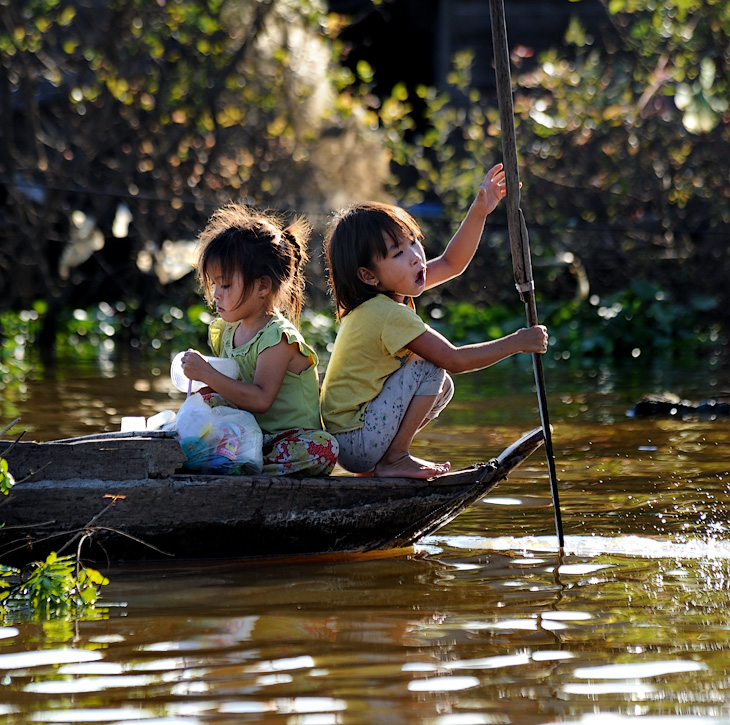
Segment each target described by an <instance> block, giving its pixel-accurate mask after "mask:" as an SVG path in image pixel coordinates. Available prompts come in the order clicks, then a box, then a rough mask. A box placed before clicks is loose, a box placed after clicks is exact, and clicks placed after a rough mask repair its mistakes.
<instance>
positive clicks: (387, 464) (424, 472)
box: [373, 453, 451, 478]
mask: <svg viewBox="0 0 730 725" xmlns="http://www.w3.org/2000/svg"><path fill="white" fill-rule="evenodd" d="M450 468H451V463H450V462H448V461H447V462H446V463H431V462H430V461H424V460H422V459H420V458H415V457H414V456H412V455H411V454H410V453H402V454H400V455H399V456H398V457H397V458H392V459H390V460H386V458H385V456H384V457H383V458H381V459H380V460H379V461H378V463H377V465H376V466H375V468H374V469H373V476H376V477H377V476H380V477H381V478H431V477H432V476H441V475H443V474H444V473H446V472H447V471H448V470H449V469H450Z"/></svg>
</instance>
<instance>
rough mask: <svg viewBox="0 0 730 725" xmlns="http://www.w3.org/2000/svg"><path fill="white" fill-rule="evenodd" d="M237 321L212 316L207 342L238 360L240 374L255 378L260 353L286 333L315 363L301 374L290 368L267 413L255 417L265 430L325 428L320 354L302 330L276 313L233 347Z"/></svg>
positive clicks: (249, 380)
mask: <svg viewBox="0 0 730 725" xmlns="http://www.w3.org/2000/svg"><path fill="white" fill-rule="evenodd" d="M238 324H239V323H238V322H231V323H228V322H226V321H225V320H221V319H217V320H213V322H211V323H210V326H209V327H208V342H209V344H210V348H211V350H212V351H213V354H214V355H217V356H218V357H228V358H233V359H234V360H235V361H236V362H237V363H238V378H239V380H243V381H244V382H246V383H252V382H253V376H254V373H255V372H256V362H257V360H258V356H259V355H260V354H261V353H262V352H263V351H264V350H266V349H267V348H269V347H273V346H274V345H276V344H277V343H278V342H279V341H280V340H281V338H282V336H283V335H286V339H287V341H288V342H296V343H297V344H298V345H299V350H300V351H301V353H302V355H307V356H308V357H310V358H311V360H312V364H311V365H310V366H309V367H308V368H307V369H306V370H304V371H303V372H301V373H300V374H299V375H296V374H295V373H293V372H291V371H289V370H287V371H286V372H285V373H284V380H283V381H282V383H281V389H280V390H279V393H278V395H277V396H276V398H275V400H274V402H273V404H272V405H271V407H270V408H269V409H268V410H267V411H266V412H265V413H256V414H255V417H256V421H257V422H258V424H259V426H260V427H261V430H262V431H263V432H264V433H266V434H272V433H280V432H282V431H285V430H289V429H290V428H315V429H317V430H321V429H322V419H321V417H320V414H319V377H318V376H317V362H318V359H317V354H316V353H315V352H314V350H313V349H312V348H311V347H309V345H307V343H306V342H305V341H304V338H303V337H302V334H301V333H300V332H299V330H297V328H296V327H295V326H294V325H293V324H292V323H291V322H289V320H287V319H286V318H285V317H284V316H283V315H280V314H278V313H275V314H274V315H273V317H272V318H271V320H269V322H268V323H267V324H266V326H265V327H263V328H262V329H261V330H259V331H258V332H257V333H256V334H255V335H254V337H253V338H251V339H250V340H249V341H248V342H247V343H245V344H244V345H241V346H240V347H233V334H234V333H235V331H236V328H237V327H238Z"/></svg>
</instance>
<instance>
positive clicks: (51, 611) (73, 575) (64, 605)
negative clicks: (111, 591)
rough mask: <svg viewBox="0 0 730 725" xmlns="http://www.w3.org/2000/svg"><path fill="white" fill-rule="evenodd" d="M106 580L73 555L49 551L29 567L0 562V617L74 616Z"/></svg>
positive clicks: (90, 604) (92, 601)
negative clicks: (44, 557) (44, 556)
mask: <svg viewBox="0 0 730 725" xmlns="http://www.w3.org/2000/svg"><path fill="white" fill-rule="evenodd" d="M108 583H109V580H108V579H107V578H106V577H105V576H104V575H102V574H101V573H99V572H98V571H96V569H90V568H87V567H85V566H82V565H81V564H79V562H78V560H77V558H76V556H74V555H68V556H58V554H56V553H55V552H51V553H50V554H49V555H48V557H47V558H46V559H45V561H39V562H36V563H35V565H34V566H32V567H30V568H29V570H28V569H23V570H21V569H16V568H15V567H10V566H6V565H4V564H0V621H3V620H5V619H8V618H13V619H17V618H21V617H22V618H31V619H39V620H45V619H52V618H55V617H62V616H77V615H79V614H80V613H82V612H84V611H85V610H87V609H89V608H93V607H94V605H95V604H96V602H97V599H98V596H99V589H100V588H101V587H102V586H104V585H106V584H108Z"/></svg>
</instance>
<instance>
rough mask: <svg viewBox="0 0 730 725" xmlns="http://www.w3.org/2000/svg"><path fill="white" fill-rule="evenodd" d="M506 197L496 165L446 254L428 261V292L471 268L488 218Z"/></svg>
mask: <svg viewBox="0 0 730 725" xmlns="http://www.w3.org/2000/svg"><path fill="white" fill-rule="evenodd" d="M506 193H507V190H506V187H505V181H504V170H503V168H502V164H496V165H495V166H493V167H492V168H491V169H489V171H488V172H487V175H486V176H485V177H484V181H482V184H481V186H480V187H479V191H478V193H477V196H476V198H475V199H474V201H473V203H472V205H471V206H470V207H469V211H468V212H467V213H466V216H465V217H464V221H463V222H462V223H461V225H460V226H459V229H458V230H457V232H456V234H454V236H453V237H452V239H451V241H450V242H449V243H448V245H447V247H446V249H445V250H444V251H443V254H441V255H440V256H438V257H434V258H433V259H431V260H429V261H428V264H427V267H426V289H430V288H431V287H436V286H437V285H440V284H443V283H444V282H448V281H449V280H450V279H453V278H454V277H458V276H459V275H460V274H461V273H462V272H463V271H464V270H465V269H466V268H467V267H468V266H469V262H471V260H472V258H473V257H474V253H475V252H476V250H477V247H478V246H479V240H480V239H481V237H482V232H483V231H484V222H485V221H486V218H487V216H488V215H489V214H491V213H492V212H493V211H494V209H495V208H496V206H497V204H499V202H500V201H501V200H502V199H503V198H504V196H505V194H506Z"/></svg>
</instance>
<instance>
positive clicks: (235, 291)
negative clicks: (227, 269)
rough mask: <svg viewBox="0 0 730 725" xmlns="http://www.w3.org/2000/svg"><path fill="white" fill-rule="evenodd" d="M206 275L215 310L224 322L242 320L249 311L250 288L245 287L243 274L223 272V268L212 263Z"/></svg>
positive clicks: (251, 295) (251, 296)
mask: <svg viewBox="0 0 730 725" xmlns="http://www.w3.org/2000/svg"><path fill="white" fill-rule="evenodd" d="M208 275H209V278H210V281H211V283H212V286H213V301H214V302H215V306H216V312H217V313H218V314H219V315H220V316H221V317H222V318H223V319H224V320H225V321H226V322H236V321H238V320H242V319H243V318H244V317H246V316H247V314H248V313H249V312H250V311H249V309H248V308H249V307H250V306H251V304H250V303H251V300H252V298H253V294H252V291H253V290H252V289H248V290H247V289H246V288H245V285H244V280H243V276H242V275H241V274H240V273H239V272H234V273H233V274H224V273H223V270H222V269H221V268H220V267H219V266H218V265H215V264H212V265H211V266H210V268H209V270H208Z"/></svg>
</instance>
